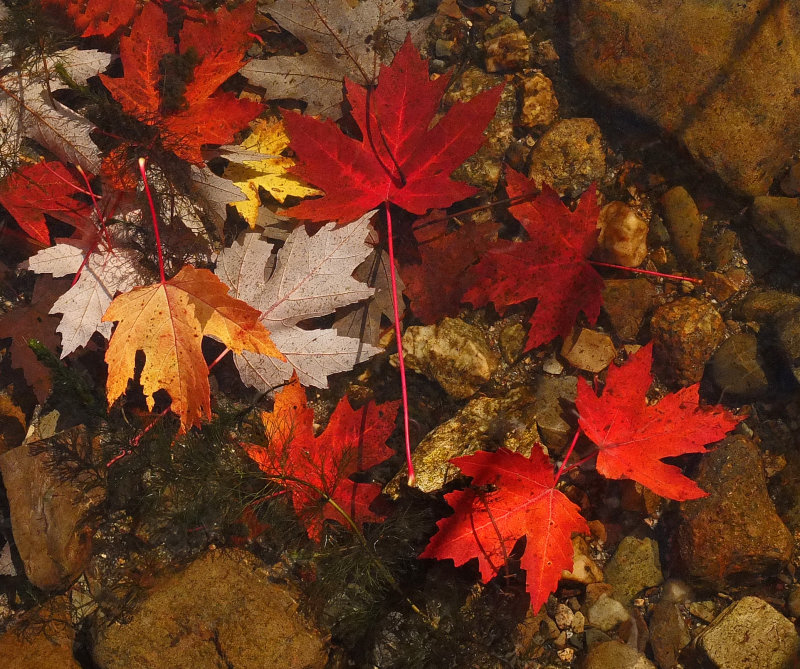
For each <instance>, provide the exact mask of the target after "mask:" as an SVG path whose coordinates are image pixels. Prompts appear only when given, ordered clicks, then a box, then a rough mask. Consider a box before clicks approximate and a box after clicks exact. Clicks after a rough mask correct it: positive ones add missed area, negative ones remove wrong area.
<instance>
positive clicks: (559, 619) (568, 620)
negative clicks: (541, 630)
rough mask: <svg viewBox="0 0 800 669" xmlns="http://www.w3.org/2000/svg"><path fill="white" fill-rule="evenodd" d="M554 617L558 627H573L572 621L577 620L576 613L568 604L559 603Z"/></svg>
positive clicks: (563, 628) (562, 628)
mask: <svg viewBox="0 0 800 669" xmlns="http://www.w3.org/2000/svg"><path fill="white" fill-rule="evenodd" d="M553 618H554V620H555V621H556V625H557V626H558V629H560V630H566V629H571V628H572V623H573V621H574V620H575V613H574V612H573V611H572V609H571V608H569V607H568V606H567V605H566V604H558V605H557V606H556V612H555V615H554V616H553Z"/></svg>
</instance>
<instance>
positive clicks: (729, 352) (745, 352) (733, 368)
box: [711, 332, 769, 400]
mask: <svg viewBox="0 0 800 669" xmlns="http://www.w3.org/2000/svg"><path fill="white" fill-rule="evenodd" d="M711 378H713V379H714V383H715V384H716V385H717V387H718V388H719V389H720V390H721V391H722V392H723V393H725V394H726V395H733V396H735V397H738V398H740V399H743V400H752V399H756V398H758V397H760V396H761V395H763V394H764V393H765V392H766V391H767V388H768V387H769V382H768V381H767V376H766V374H765V373H764V370H763V369H762V367H761V363H760V361H759V356H758V340H757V339H756V337H755V335H752V334H749V333H746V332H742V333H740V334H735V335H731V336H730V337H728V338H727V339H726V340H725V341H724V342H722V344H721V345H720V347H719V348H718V349H717V350H716V352H715V353H714V356H713V357H712V358H711Z"/></svg>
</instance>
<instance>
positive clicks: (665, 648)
mask: <svg viewBox="0 0 800 669" xmlns="http://www.w3.org/2000/svg"><path fill="white" fill-rule="evenodd" d="M691 640H692V637H691V636H690V635H689V630H688V629H687V627H686V622H685V621H684V620H683V616H682V615H681V611H680V608H679V607H678V605H677V604H674V603H673V602H669V601H665V600H664V599H662V600H660V601H659V602H658V603H657V604H656V605H655V606H654V607H653V614H652V615H651V617H650V646H651V647H652V649H653V656H654V658H655V660H656V663H657V664H658V666H659V667H664V668H670V667H676V666H677V665H678V654H679V653H680V652H681V650H683V648H684V647H686V646H687V645H688V643H689V642H690V641H691Z"/></svg>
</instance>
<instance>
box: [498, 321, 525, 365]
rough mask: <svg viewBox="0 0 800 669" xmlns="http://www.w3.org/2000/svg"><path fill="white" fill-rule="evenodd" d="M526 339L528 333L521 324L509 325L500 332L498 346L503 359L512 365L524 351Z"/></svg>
mask: <svg viewBox="0 0 800 669" xmlns="http://www.w3.org/2000/svg"><path fill="white" fill-rule="evenodd" d="M527 339H528V331H527V330H526V329H525V326H524V325H523V324H522V323H511V324H510V325H507V326H506V327H504V328H503V329H502V330H501V331H500V336H499V337H498V342H497V343H498V344H499V345H500V352H501V353H502V354H503V359H504V360H505V361H506V362H507V363H508V364H509V365H513V364H514V363H515V362H516V361H517V360H518V359H519V357H520V356H521V355H522V353H523V352H524V350H525V341H526V340H527Z"/></svg>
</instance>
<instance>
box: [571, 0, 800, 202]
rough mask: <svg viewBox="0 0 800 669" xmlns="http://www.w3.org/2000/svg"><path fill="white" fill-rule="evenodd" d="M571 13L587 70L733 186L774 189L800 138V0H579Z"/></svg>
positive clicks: (576, 50)
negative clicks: (799, 6) (799, 8)
mask: <svg viewBox="0 0 800 669" xmlns="http://www.w3.org/2000/svg"><path fill="white" fill-rule="evenodd" d="M570 19H571V41H570V44H571V46H572V55H573V58H574V62H575V65H576V67H577V70H578V72H579V74H580V75H581V76H583V77H584V78H585V79H587V80H588V81H589V82H590V83H592V84H593V85H594V86H595V87H597V88H598V89H600V90H601V91H603V93H605V94H606V95H608V96H609V97H610V98H611V99H612V100H614V101H615V102H616V103H618V104H620V105H622V106H624V107H626V108H628V109H630V110H633V111H635V112H636V113H638V114H640V115H642V116H644V117H646V118H648V119H650V120H652V121H654V122H655V123H657V124H659V125H660V126H661V127H662V128H663V129H665V130H667V131H669V132H672V133H673V134H674V135H675V136H676V137H677V138H678V139H679V140H681V141H682V142H683V143H684V144H685V146H686V147H687V148H688V150H689V152H690V153H691V154H692V155H693V156H694V158H695V159H696V160H697V161H699V162H700V163H701V164H702V165H704V166H705V167H706V168H707V169H709V170H711V171H712V172H715V173H716V174H718V175H719V176H720V178H721V179H722V180H723V181H725V182H726V183H727V184H728V185H729V186H730V187H732V188H733V189H735V190H738V191H741V192H743V193H747V194H750V195H762V194H765V193H766V192H767V190H768V189H769V187H770V185H771V184H772V182H773V180H774V179H775V177H776V176H778V174H779V173H780V171H781V169H783V167H784V166H785V165H786V164H788V163H789V161H790V159H791V158H792V155H793V152H794V150H795V149H796V147H797V146H798V144H800V124H799V123H797V119H798V117H800V96H798V95H797V93H796V91H797V90H798V87H800V14H798V12H797V11H796V5H795V4H794V3H792V2H774V1H773V0H754V1H751V2H733V1H731V0H642V1H637V2H634V1H631V0H628V1H620V0H573V1H572V2H571V12H570ZM765 73H768V76H765Z"/></svg>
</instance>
